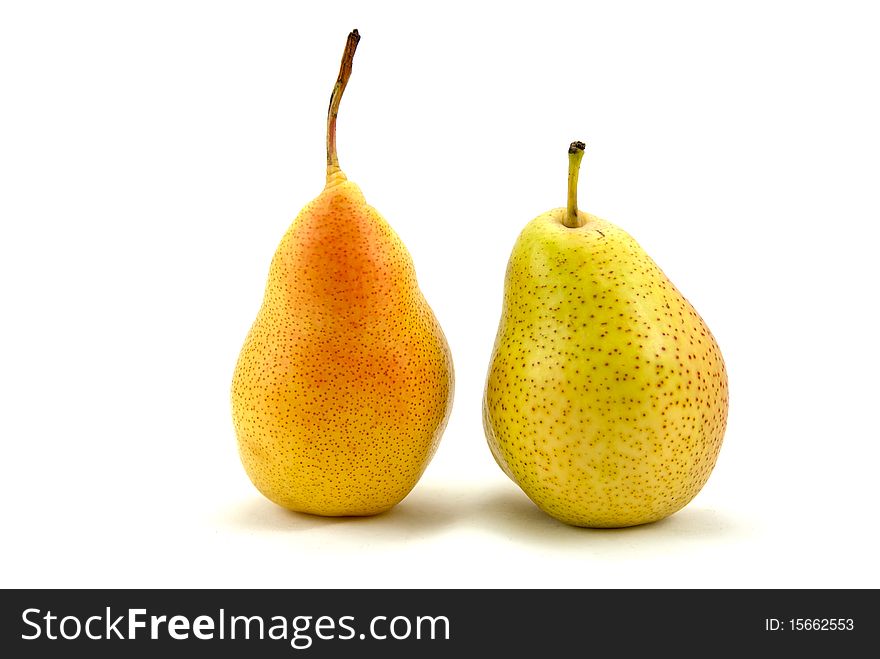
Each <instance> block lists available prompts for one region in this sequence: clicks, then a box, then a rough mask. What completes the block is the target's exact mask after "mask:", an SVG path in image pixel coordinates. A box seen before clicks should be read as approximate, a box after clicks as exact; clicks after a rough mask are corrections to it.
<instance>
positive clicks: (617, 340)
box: [483, 208, 728, 527]
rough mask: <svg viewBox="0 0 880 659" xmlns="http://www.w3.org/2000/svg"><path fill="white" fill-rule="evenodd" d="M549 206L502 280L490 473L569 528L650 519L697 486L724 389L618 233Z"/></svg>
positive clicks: (658, 275) (691, 332)
mask: <svg viewBox="0 0 880 659" xmlns="http://www.w3.org/2000/svg"><path fill="white" fill-rule="evenodd" d="M565 213H566V209H564V208H560V209H556V210H553V211H550V212H548V213H545V214H544V215H541V216H539V217H537V218H536V219H534V220H533V221H532V222H530V223H529V224H528V225H527V226H526V227H525V229H524V230H523V231H522V233H521V234H520V236H519V238H518V240H517V242H516V245H515V247H514V248H513V252H512V254H511V257H510V261H509V264H508V268H507V274H506V280H505V289H504V302H503V309H502V315H501V322H500V325H499V329H498V334H497V338H496V342H495V347H494V350H493V353H492V358H491V363H490V368H489V374H488V379H487V383H486V389H485V397H484V401H483V418H484V428H485V432H486V437H487V439H488V443H489V446H490V448H491V450H492V454H493V455H494V457H495V459H496V461H497V462H498V464H499V465H500V466H501V468H502V469H503V470H504V471H505V472H506V473H507V474H508V475H509V476H510V478H512V479H513V480H514V481H515V482H516V483H517V484H519V486H520V487H521V488H522V489H523V490H524V491H525V493H526V494H527V495H528V496H529V497H530V498H531V499H532V500H533V501H534V502H535V503H536V504H537V505H538V506H539V507H540V508H541V509H542V510H544V511H545V512H547V513H549V514H550V515H552V516H554V517H556V518H557V519H559V520H561V521H563V522H566V523H568V524H573V525H577V526H588V527H621V526H631V525H635V524H643V523H646V522H652V521H656V520H659V519H662V518H664V517H666V516H668V515H670V514H672V513H674V512H675V511H677V510H679V509H680V508H682V507H683V506H685V505H686V504H687V503H688V502H689V501H690V500H691V499H692V498H693V497H694V496H695V495H696V494H697V492H699V491H700V489H701V488H702V487H703V485H704V484H705V482H706V480H707V479H708V477H709V474H710V472H711V471H712V468H713V467H714V465H715V461H716V458H717V456H718V452H719V449H720V447H721V441H722V437H723V435H724V430H725V425H726V420H727V408H728V389H727V374H726V371H725V367H724V362H723V360H722V357H721V352H720V350H719V348H718V345H717V343H716V342H715V339H714V338H713V336H712V334H711V332H710V331H709V328H708V327H707V326H706V324H705V323H704V322H703V320H702V318H701V317H700V316H699V315H698V314H697V312H696V310H695V309H694V308H693V307H692V306H691V305H690V303H689V302H688V301H687V300H686V299H685V298H684V297H683V296H682V294H681V293H680V292H679V291H678V290H677V289H676V287H675V286H674V285H673V284H672V282H670V281H669V279H668V278H667V277H666V275H665V274H664V273H663V272H662V271H661V270H660V268H659V267H658V266H657V265H656V264H655V263H654V261H653V260H652V259H651V258H650V257H649V256H648V255H647V254H646V253H645V252H644V250H643V249H642V248H641V247H640V246H639V245H638V243H636V241H635V240H634V239H633V238H632V237H631V236H630V235H629V234H627V233H626V232H625V231H623V230H622V229H620V228H618V227H616V226H615V225H613V224H611V223H610V222H607V221H605V220H602V219H599V218H597V217H595V216H592V215H589V214H586V213H583V212H582V211H578V217H579V219H580V220H581V221H582V222H583V226H580V227H575V228H570V227H568V226H565V224H563V218H564V217H565Z"/></svg>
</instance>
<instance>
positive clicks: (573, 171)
mask: <svg viewBox="0 0 880 659" xmlns="http://www.w3.org/2000/svg"><path fill="white" fill-rule="evenodd" d="M585 148H586V145H585V144H584V143H583V142H572V143H571V146H570V147H568V208H567V209H566V213H565V219H564V220H563V221H562V223H563V224H564V225H565V226H567V227H568V228H570V229H576V228H578V227H582V226H584V224H586V220H584V219H583V218H580V217H578V174H579V173H580V171H581V160H583V158H584V149H585Z"/></svg>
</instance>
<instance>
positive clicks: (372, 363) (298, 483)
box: [232, 30, 454, 516]
mask: <svg viewBox="0 0 880 659" xmlns="http://www.w3.org/2000/svg"><path fill="white" fill-rule="evenodd" d="M359 39H360V36H359V35H358V32H357V30H354V31H353V32H352V33H351V34H350V35H349V37H348V40H347V42H346V47H345V52H344V54H343V57H342V64H341V67H340V72H339V77H338V80H337V82H336V85H335V87H334V89H333V93H332V96H331V101H330V108H329V111H328V116H327V183H326V187H325V188H324V190H323V192H321V194H319V195H318V196H317V197H316V198H315V199H314V200H312V201H311V202H309V203H308V204H307V205H306V206H305V208H303V209H302V211H301V212H300V213H299V215H298V216H297V217H296V219H295V220H294V221H293V223H292V224H291V226H290V228H289V229H288V230H287V232H286V233H285V234H284V237H283V238H282V239H281V244H280V245H279V246H278V249H277V250H276V252H275V256H274V258H273V259H272V263H271V266H270V268H269V277H268V283H267V286H266V290H265V297H264V299H263V304H262V306H261V308H260V310H259V313H258V314H257V318H256V321H255V322H254V324H253V326H252V327H251V330H250V332H249V334H248V336H247V338H246V340H245V342H244V346H243V347H242V349H241V353H240V356H239V358H238V363H237V365H236V367H235V373H234V376H233V381H232V416H233V421H234V425H235V430H236V435H237V438H238V447H239V454H240V457H241V461H242V463H243V465H244V468H245V470H246V472H247V474H248V476H249V477H250V479H251V481H252V482H253V483H254V485H255V486H256V487H257V489H258V490H259V491H260V492H262V493H263V494H264V495H265V496H266V497H267V498H269V499H270V500H272V501H274V502H275V503H277V504H279V505H281V506H284V507H285V508H289V509H291V510H295V511H300V512H306V513H313V514H318V515H332V516H341V515H373V514H377V513H381V512H383V511H386V510H388V509H389V508H391V507H392V506H394V505H395V504H397V503H398V502H400V501H401V500H402V499H403V498H404V497H405V496H406V495H407V494H408V493H409V492H410V490H411V489H412V488H413V486H415V484H416V482H417V481H418V479H419V478H420V476H421V475H422V473H423V471H424V470H425V467H426V466H427V465H428V462H429V461H430V460H431V457H432V456H433V454H434V452H435V450H436V449H437V445H438V443H439V442H440V438H441V435H442V433H443V430H444V429H445V427H446V423H447V420H448V418H449V413H450V409H451V405H452V396H453V387H454V376H453V366H452V357H451V355H450V351H449V346H448V344H447V342H446V338H445V337H444V335H443V331H442V330H441V328H440V325H439V323H438V322H437V319H436V318H435V317H434V314H433V312H432V311H431V308H430V307H429V306H428V303H427V302H426V301H425V298H424V296H423V295H422V293H421V291H420V290H419V286H418V283H417V281H416V273H415V269H414V267H413V262H412V258H411V257H410V254H409V252H408V251H407V249H406V247H405V246H404V245H403V243H402V242H401V240H400V238H398V236H397V234H396V233H395V232H394V230H393V229H392V228H391V227H390V226H389V225H388V223H387V222H386V221H385V219H384V218H383V217H382V216H381V215H380V214H379V212H378V211H377V210H376V209H375V208H373V207H372V206H370V205H369V204H367V202H366V200H365V199H364V196H363V193H362V192H361V190H360V188H359V187H358V186H357V185H355V184H354V183H352V182H351V181H349V180H348V179H347V178H346V176H345V174H344V173H343V172H342V170H341V169H340V168H339V161H338V158H337V154H336V117H337V113H338V110H339V102H340V100H341V98H342V93H343V90H344V89H345V87H346V84H347V83H348V80H349V76H350V75H351V71H352V61H353V58H354V53H355V49H356V48H357V44H358V41H359Z"/></svg>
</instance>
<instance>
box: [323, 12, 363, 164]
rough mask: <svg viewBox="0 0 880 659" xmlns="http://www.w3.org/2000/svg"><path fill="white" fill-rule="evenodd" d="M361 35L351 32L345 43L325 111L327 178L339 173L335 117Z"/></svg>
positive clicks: (349, 75) (355, 31)
mask: <svg viewBox="0 0 880 659" xmlns="http://www.w3.org/2000/svg"><path fill="white" fill-rule="evenodd" d="M360 40H361V35H359V34H358V31H357V30H352V31H351V34H349V35H348V40H347V41H346V42H345V51H344V52H343V53H342V63H341V64H340V65H339V77H338V78H337V79H336V84H335V85H334V86H333V93H332V94H331V95H330V108H329V109H328V110H327V176H328V177H329V176H330V175H331V174H332V173H333V172H336V171H339V158H338V157H337V156H336V115H338V114H339V102H340V101H341V100H342V92H344V91H345V86H346V85H347V84H348V79H349V78H350V77H351V67H352V62H353V61H354V51H355V50H357V45H358V41H360Z"/></svg>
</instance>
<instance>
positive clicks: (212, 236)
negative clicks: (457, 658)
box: [0, 0, 880, 587]
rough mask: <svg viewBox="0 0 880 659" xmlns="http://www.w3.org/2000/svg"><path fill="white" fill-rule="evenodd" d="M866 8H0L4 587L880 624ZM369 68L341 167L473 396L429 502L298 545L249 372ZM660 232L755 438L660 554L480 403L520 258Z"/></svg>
mask: <svg viewBox="0 0 880 659" xmlns="http://www.w3.org/2000/svg"><path fill="white" fill-rule="evenodd" d="M875 7H876V6H875V5H874V4H873V3H870V2H864V3H859V2H810V3H794V2H791V3H787V2H772V1H771V2H739V3H720V2H713V3H705V2H667V3H649V2H618V3H607V2H602V3H598V2H595V3H594V2H571V3H555V2H549V1H546V0H545V1H542V2H540V3H529V4H523V5H519V4H516V3H510V2H507V3H503V4H502V3H499V4H498V5H494V4H490V3H480V2H473V1H471V2H464V3H456V2H449V1H447V2H444V3H437V5H435V6H427V5H425V4H424V3H411V4H410V5H406V4H404V3H400V4H399V5H392V4H390V3H375V2H371V3H354V2H343V1H336V2H333V3H329V2H328V3H319V2H311V3H293V2H235V3H233V2H150V3H147V2H138V3H134V2H124V3H117V2H80V3H66V2H65V3H62V2H58V3H47V2H27V3H26V2H8V3H4V4H3V5H2V9H0V313H2V325H0V401H2V403H0V404H2V422H0V433H2V449H3V452H2V460H0V469H2V477H0V502H2V504H0V505H2V519H0V533H2V536H3V542H2V547H0V552H2V560H0V584H2V586H5V587H12V586H18V587H37V586H96V587H97V586H114V587H138V586H146V587H156V586H181V587H195V586H211V587H223V586H234V587H238V586H253V587H305V586H310V587H341V586H354V587H362V586H370V587H386V586H388V587H390V586H404V587H429V586H441V587H447V586H476V587H490V586H491V587H496V586H500V587H507V586H527V587H532V586H548V587H594V586H602V587H642V586H646V587H685V586H687V587H690V586H697V587H702V586H705V587H745V586H750V587H751V586H754V587H812V586H818V587H832V586H833V587H860V586H871V587H880V578H878V577H880V571H878V567H877V558H876V556H877V555H878V553H880V546H878V541H877V534H876V527H877V514H878V499H880V497H878V493H877V475H878V465H880V448H878V446H880V443H878V440H880V424H878V416H877V401H878V394H880V386H878V383H880V381H878V375H877V374H878V367H880V361H878V350H877V336H878V333H880V328H878V324H877V311H876V310H877V304H878V282H880V277H878V268H877V254H878V242H877V233H878V232H877V224H878V221H880V189H878V182H880V120H878V117H880V94H878V84H877V82H878V66H877V65H878V62H880V41H878V39H877V34H878V27H880V22H878V16H877V14H876V8H875ZM353 27H357V28H358V29H359V30H360V32H361V35H362V40H361V43H360V47H359V49H358V53H357V57H356V58H355V65H354V75H353V77H352V80H351V83H350V85H349V87H348V90H347V92H346V95H345V98H344V100H343V103H342V109H341V113H340V117H339V156H340V161H341V164H342V167H343V169H344V170H345V171H346V172H347V174H348V175H349V177H350V178H351V179H352V180H354V181H356V182H358V183H359V184H360V185H361V187H362V188H363V190H364V191H365V194H366V195H367V199H368V201H369V202H370V203H372V204H373V205H374V206H376V207H377V208H378V209H379V210H380V211H381V212H382V213H383V214H384V215H385V217H386V218H388V220H389V222H390V223H391V224H392V226H393V227H394V228H395V229H396V230H397V232H398V233H399V234H400V236H401V238H402V239H403V241H404V242H405V243H406V245H407V246H408V247H409V249H410V251H411V253H412V255H413V258H414V260H415V263H416V268H417V271H418V275H419V280H420V284H421V287H422V289H423V291H424V293H425V295H426V297H427V299H428V300H429V302H430V303H431V305H432V307H433V309H434V311H435V313H436V315H437V317H438V318H439V320H440V322H441V324H442V326H443V328H444V330H445V331H446V334H447V336H448V339H449V343H450V345H451V348H452V352H453V356H454V360H455V366H456V374H457V389H456V396H455V405H454V409H453V413H452V417H451V421H450V423H449V426H448V429H447V431H446V434H445V436H444V438H443V441H442V443H441V446H440V449H439V451H438V453H437V455H436V457H435V459H434V461H433V462H432V463H431V465H430V467H429V468H428V470H427V472H426V473H425V475H424V477H423V478H422V480H421V481H420V482H419V484H418V485H417V486H416V488H415V490H414V491H413V492H412V494H411V495H410V496H409V497H408V498H407V499H406V500H405V501H404V502H403V503H401V504H400V505H399V506H398V507H397V508H395V509H394V510H393V511H392V512H390V513H388V514H386V515H383V516H380V517H377V518H372V519H355V520H339V519H323V518H318V517H309V516H304V515H298V514H294V513H288V512H286V511H284V510H282V509H280V508H278V507H276V506H274V505H273V504H271V503H269V502H268V501H267V500H265V499H263V498H262V497H261V496H260V495H259V494H258V493H257V492H256V490H255V489H254V488H253V487H252V485H251V484H250V482H249V481H248V480H247V477H246V476H245V474H244V471H243V469H242V468H241V465H240V464H239V461H238V455H237V450H236V444H235V437H234V433H233V429H232V423H231V415H230V410H229V387H230V381H231V376H232V370H233V367H234V364H235V360H236V358H237V355H238V351H239V348H240V346H241V343H242V341H243V339H244V336H245V334H246V333H247V330H248V328H249V326H250V323H251V322H252V320H253V317H254V316H255V314H256V312H257V309H258V307H259V304H260V301H261V299H262V294H263V286H264V284H265V277H266V274H267V270H268V265H269V260H270V258H271V256H272V253H273V252H274V249H275V247H276V245H277V243H278V241H279V239H280V238H281V235H282V234H283V232H284V231H285V229H286V227H287V226H288V224H289V222H290V221H291V219H292V218H293V217H294V216H295V215H296V213H297V212H298V211H299V209H300V208H301V207H302V206H303V205H304V204H305V203H306V202H307V201H309V200H310V199H311V198H313V197H314V196H316V195H317V194H318V193H319V192H320V190H321V188H322V186H323V183H324V122H325V112H326V107H327V102H328V99H329V93H330V90H331V87H332V85H333V82H334V80H335V76H336V73H337V71H338V66H339V59H340V55H341V53H342V48H343V45H344V42H345V37H346V34H347V33H348V31H349V30H350V29H351V28H353ZM574 139H581V140H584V141H585V142H586V143H587V152H586V157H585V160H584V166H583V170H582V173H581V186H580V193H581V202H582V204H581V206H582V208H584V209H585V210H587V211H589V212H592V213H595V214H597V215H600V216H602V217H605V218H606V219H609V220H611V221H613V222H615V223H617V224H619V225H620V226H622V227H624V228H625V229H627V230H628V231H629V232H630V233H632V234H633V235H634V236H635V237H636V238H637V239H638V240H639V241H640V242H641V244H642V246H643V247H644V248H645V250H646V251H647V252H648V253H649V254H651V255H652V256H653V257H654V259H655V260H656V261H657V262H658V263H659V264H660V266H661V267H662V268H663V269H664V270H665V271H666V273H667V274H668V275H669V277H670V278H671V279H672V281H674V282H675V283H676V284H677V285H678V286H679V288H680V289H681V290H682V291H683V292H684V294H685V295H686V296H687V297H688V298H689V299H690V300H691V302H692V303H693V304H694V305H695V306H696V308H697V309H698V310H699V311H700V313H701V314H702V315H703V317H704V318H705V319H706V321H707V322H708V324H709V326H710V327H711V328H712V330H713V332H714V333H715V335H716V337H717V339H718V341H719V343H720V345H721V347H722V350H723V353H724V355H725V358H726V361H727V365H728V369H729V375H730V383H731V410H730V421H729V426H728V432H727V435H726V439H725V443H724V446H723V449H722V452H721V455H720V458H719V461H718V465H717V468H716V469H715V472H714V473H713V475H712V477H711V479H710V480H709V483H708V484H707V485H706V487H705V488H704V490H703V491H702V492H701V493H700V494H699V496H698V497H697V498H696V499H695V500H694V501H693V502H692V503H691V504H690V505H689V506H688V507H687V508H686V509H684V510H683V511H681V512H680V513H678V514H676V515H674V516H673V517H671V518H669V519H668V520H666V521H663V522H660V523H657V524H654V525H650V526H645V527H639V528H634V529H629V530H617V531H591V530H585V529H576V528H570V527H567V526H564V525H562V524H560V523H557V522H556V521H555V520H553V519H551V518H549V517H547V516H545V515H544V514H543V513H541V512H539V511H538V510H537V509H536V508H535V507H534V506H533V505H532V504H531V503H530V502H529V501H528V499H527V498H526V497H525V495H524V494H522V493H521V492H520V490H519V489H518V488H517V487H516V486H515V485H514V484H513V483H512V482H510V481H508V480H507V478H506V477H505V476H504V475H503V474H502V473H501V471H500V470H499V469H498V468H497V466H496V465H495V464H494V462H493V460H492V458H491V455H490V453H489V451H488V449H487V448H486V446H485V440H484V438H483V432H482V428H481V421H480V398H481V394H482V388H483V382H484V378H485V373H486V369H487V365H488V359H489V352H490V349H491V346H492V342H493V339H494V335H495V329H496V324H497V321H498V314H499V311H500V304H501V293H502V285H503V275H504V268H505V265H506V262H507V258H508V256H509V254H510V249H511V247H512V245H513V242H514V240H515V239H516V236H517V234H518V232H519V231H520V229H521V228H522V227H523V226H524V225H525V223H526V222H527V221H528V220H530V219H531V218H532V217H534V216H535V215H538V214H539V213H541V212H543V211H545V210H547V209H549V208H551V207H555V206H561V205H563V204H564V202H565V187H566V167H567V156H566V149H567V147H568V144H569V142H571V141H572V140H574Z"/></svg>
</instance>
